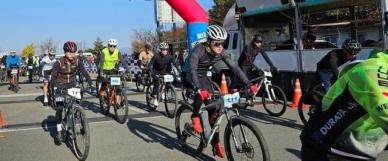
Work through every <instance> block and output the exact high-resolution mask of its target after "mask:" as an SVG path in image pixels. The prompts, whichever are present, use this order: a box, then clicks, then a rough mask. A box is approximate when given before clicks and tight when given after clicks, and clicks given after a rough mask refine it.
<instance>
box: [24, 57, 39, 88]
mask: <svg viewBox="0 0 388 161" xmlns="http://www.w3.org/2000/svg"><path fill="white" fill-rule="evenodd" d="M25 61H26V62H25V63H26V65H27V70H28V73H29V74H28V80H29V82H30V83H32V75H33V74H34V70H36V68H37V67H39V61H38V59H37V58H36V57H34V56H33V55H29V56H28V57H27V59H26V60H25Z"/></svg>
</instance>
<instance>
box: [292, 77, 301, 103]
mask: <svg viewBox="0 0 388 161" xmlns="http://www.w3.org/2000/svg"><path fill="white" fill-rule="evenodd" d="M301 97H302V90H301V89H300V82H299V79H298V78H296V81H295V88H294V97H293V99H292V104H291V107H292V108H294V109H297V108H298V104H299V100H300V98H301Z"/></svg>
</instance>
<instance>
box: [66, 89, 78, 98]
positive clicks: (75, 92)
mask: <svg viewBox="0 0 388 161" xmlns="http://www.w3.org/2000/svg"><path fill="white" fill-rule="evenodd" d="M67 94H68V95H70V96H72V97H75V98H77V99H81V88H70V89H67Z"/></svg>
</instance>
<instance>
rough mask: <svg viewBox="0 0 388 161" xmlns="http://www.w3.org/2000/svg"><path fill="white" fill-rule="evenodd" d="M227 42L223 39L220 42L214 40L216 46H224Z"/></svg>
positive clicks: (213, 43)
mask: <svg viewBox="0 0 388 161" xmlns="http://www.w3.org/2000/svg"><path fill="white" fill-rule="evenodd" d="M224 44H225V42H223V41H220V42H212V45H213V46H215V47H219V46H224Z"/></svg>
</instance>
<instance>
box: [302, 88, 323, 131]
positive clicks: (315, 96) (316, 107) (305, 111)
mask: <svg viewBox="0 0 388 161" xmlns="http://www.w3.org/2000/svg"><path fill="white" fill-rule="evenodd" d="M306 93H307V94H304V95H302V97H301V98H300V99H299V103H298V114H299V117H300V120H302V122H303V124H306V123H307V121H308V119H309V118H310V117H311V116H313V115H316V114H318V113H320V111H321V102H322V99H323V96H324V95H325V90H324V89H323V85H322V84H320V83H318V84H317V85H315V86H314V87H313V88H312V89H311V90H308V91H307V92H306Z"/></svg>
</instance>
